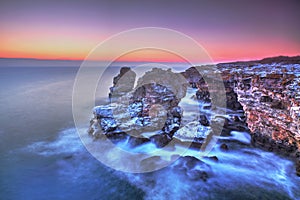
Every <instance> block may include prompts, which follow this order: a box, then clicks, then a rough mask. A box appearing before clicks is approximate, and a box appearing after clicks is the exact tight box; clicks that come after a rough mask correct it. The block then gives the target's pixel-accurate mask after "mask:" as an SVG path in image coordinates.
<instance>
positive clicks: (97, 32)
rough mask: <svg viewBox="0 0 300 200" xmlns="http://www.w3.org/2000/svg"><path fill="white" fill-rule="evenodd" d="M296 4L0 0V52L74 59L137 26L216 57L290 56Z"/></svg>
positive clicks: (295, 46) (296, 47)
mask: <svg viewBox="0 0 300 200" xmlns="http://www.w3.org/2000/svg"><path fill="white" fill-rule="evenodd" d="M299 10H300V1H297V0H286V1H285V0H282V1H277V0H273V1H272V0H264V1H257V0H255V1H252V0H250V1H246V0H239V1H237V0H236V1H232V0H229V1H228V0H227V1H212V0H197V1H196V0H187V1H183V0H181V1H178V0H173V1H150V0H147V1H143V0H142V1H136V0H135V1H129V0H128V1H121V0H120V1H114V0H105V1H101V0H99V1H76V2H74V1H64V0H61V1H57V0H52V1H42V0H40V1H27V0H24V1H14V0H11V1H1V2H0V28H1V29H0V30H1V32H0V44H1V45H0V57H6V58H7V57H8V58H39V59H76V60H80V59H84V58H85V57H86V56H87V54H88V53H89V51H90V50H92V48H94V47H95V46H96V45H97V44H98V43H99V42H101V41H103V40H105V39H107V38H109V37H110V36H112V35H113V34H117V33H119V32H120V31H125V30H127V29H131V28H138V27H145V26H146V27H149V26H151V27H164V28H170V29H174V30H177V31H180V32H182V33H185V34H187V35H189V36H191V37H192V38H194V39H195V40H196V41H197V42H199V43H200V44H201V45H202V46H203V47H204V48H205V49H206V50H207V51H208V53H209V54H210V55H211V57H212V58H213V60H215V61H217V62H223V61H233V60H248V59H259V58H263V57H270V56H277V55H289V56H293V55H299V54H300V25H299V24H300V23H299V19H300V12H299ZM130 42H135V41H130ZM120 45H122V44H120ZM187 50H188V49H187ZM160 56H161V55H160ZM157 57H158V58H159V59H155V58H157ZM101 59H105V58H103V57H102V58H101ZM143 59H144V58H143V54H136V57H132V56H131V57H130V59H129V61H135V60H143ZM145 59H150V60H151V59H153V60H155V61H159V60H160V57H159V55H158V54H157V55H155V54H153V56H152V57H149V56H148V57H147V58H145ZM172 59H173V57H170V58H168V57H166V58H162V60H165V61H172ZM195 59H197V58H195Z"/></svg>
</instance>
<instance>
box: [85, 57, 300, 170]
mask: <svg viewBox="0 0 300 200" xmlns="http://www.w3.org/2000/svg"><path fill="white" fill-rule="evenodd" d="M204 68H210V66H200V67H199V68H198V67H197V68H195V67H191V68H189V69H187V70H186V71H184V72H182V73H179V74H176V73H173V72H171V71H170V70H161V69H153V70H152V71H150V72H148V73H146V74H145V75H144V77H142V78H140V79H139V80H138V84H137V86H136V87H135V88H133V87H134V82H135V77H136V75H135V73H134V72H133V71H131V70H130V69H129V68H122V69H121V71H120V74H119V75H118V76H117V77H115V78H114V81H113V87H112V88H111V94H110V98H111V99H112V103H111V104H110V105H107V106H99V107H96V108H95V109H94V116H95V117H94V118H93V119H92V120H91V126H90V130H89V132H90V134H92V135H94V136H95V137H97V136H99V135H101V134H99V130H102V132H104V134H106V136H107V137H108V138H111V139H120V138H121V139H124V138H127V139H128V137H129V142H130V144H131V145H133V146H136V145H139V144H142V143H145V142H154V143H155V144H156V145H157V146H158V147H163V146H165V145H166V144H168V143H169V142H170V141H171V140H172V138H173V136H174V137H175V138H176V137H177V136H182V134H185V131H184V130H185V129H188V130H195V131H196V133H193V134H194V135H201V133H200V134H198V133H197V132H198V131H200V132H203V130H206V131H207V130H209V126H210V124H211V122H212V120H216V118H213V117H211V116H210V114H208V113H212V112H213V110H214V109H216V108H214V107H212V105H211V104H210V103H211V96H214V97H216V95H211V94H212V92H213V93H217V92H218V91H210V90H209V88H208V85H207V83H206V81H205V80H207V78H211V77H210V75H209V74H205V72H206V71H205V70H201V69H204ZM197 69H198V70H197ZM199 69H200V70H199ZM213 69H214V70H215V71H212V70H209V73H211V74H213V73H219V72H221V74H222V80H221V81H222V82H223V84H224V86H225V92H226V108H224V109H226V110H227V115H226V116H218V117H223V118H224V119H225V124H224V127H223V130H222V134H223V135H230V132H231V131H232V130H238V131H247V132H250V133H251V138H252V139H251V140H252V144H253V145H254V146H258V147H260V148H263V149H265V150H268V151H275V152H278V153H281V154H284V155H287V156H292V157H293V158H295V159H296V168H297V174H298V175H299V176H300V129H299V128H300V58H299V57H292V58H289V57H277V58H267V59H263V60H260V61H251V62H235V63H222V64H218V65H217V67H214V68H213ZM199 71H200V72H203V74H200V73H199ZM204 77H206V79H205V78H204ZM212 77H213V76H212ZM174 80H176V81H174ZM218 81H220V80H213V81H211V82H212V83H215V82H218ZM187 83H189V84H190V86H191V87H193V88H195V89H197V92H196V94H195V96H196V98H197V99H198V100H200V101H202V102H204V104H203V105H205V106H203V107H204V109H207V111H205V112H203V113H200V114H199V118H198V122H191V123H190V124H187V125H185V126H184V127H183V125H182V122H181V121H182V109H181V107H180V106H179V103H180V100H181V99H182V98H183V97H184V96H185V94H186V90H187V85H186V84H187ZM120 96H122V98H119V97H120ZM115 97H116V98H115ZM116 99H118V101H119V100H120V99H121V102H118V101H117V102H116V101H114V100H116ZM120 105H123V106H120ZM153 128H155V130H154V129H153ZM148 131H152V132H153V131H157V132H156V134H155V135H153V136H151V137H150V138H149V137H144V136H143V134H142V133H143V132H148ZM100 132H101V131H100ZM202 142H203V138H197V139H196V143H199V144H200V146H201V143H202ZM193 144H194V143H192V145H193ZM224 148H225V147H224Z"/></svg>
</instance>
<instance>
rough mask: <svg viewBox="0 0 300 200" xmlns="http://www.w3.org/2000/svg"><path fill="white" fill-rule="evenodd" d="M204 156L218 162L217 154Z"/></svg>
mask: <svg viewBox="0 0 300 200" xmlns="http://www.w3.org/2000/svg"><path fill="white" fill-rule="evenodd" d="M206 158H207V159H209V160H212V161H215V162H218V161H219V159H218V157H217V156H208V157H206Z"/></svg>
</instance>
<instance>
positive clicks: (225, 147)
mask: <svg viewBox="0 0 300 200" xmlns="http://www.w3.org/2000/svg"><path fill="white" fill-rule="evenodd" d="M220 149H221V150H223V151H228V146H227V144H225V143H223V144H221V146H220Z"/></svg>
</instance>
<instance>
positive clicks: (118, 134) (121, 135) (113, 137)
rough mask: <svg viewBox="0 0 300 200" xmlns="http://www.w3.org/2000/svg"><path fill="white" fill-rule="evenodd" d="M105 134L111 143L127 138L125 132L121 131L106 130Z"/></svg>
mask: <svg viewBox="0 0 300 200" xmlns="http://www.w3.org/2000/svg"><path fill="white" fill-rule="evenodd" d="M105 136H106V137H107V138H108V139H109V140H110V141H112V142H113V143H118V142H121V141H125V140H126V139H127V138H128V135H127V133H126V132H123V131H113V132H107V133H106V134H105Z"/></svg>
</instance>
